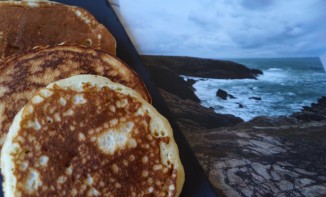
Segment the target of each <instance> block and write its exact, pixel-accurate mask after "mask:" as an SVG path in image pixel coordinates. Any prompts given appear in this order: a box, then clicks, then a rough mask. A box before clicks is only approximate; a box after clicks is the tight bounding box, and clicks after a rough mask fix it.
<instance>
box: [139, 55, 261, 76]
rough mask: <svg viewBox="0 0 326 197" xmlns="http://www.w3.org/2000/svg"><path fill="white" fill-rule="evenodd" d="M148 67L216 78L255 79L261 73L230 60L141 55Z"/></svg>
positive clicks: (179, 73)
mask: <svg viewBox="0 0 326 197" xmlns="http://www.w3.org/2000/svg"><path fill="white" fill-rule="evenodd" d="M141 59H142V61H143V63H144V64H145V65H147V66H148V67H149V68H152V67H155V68H169V69H170V70H173V71H174V72H175V73H176V74H178V75H187V76H193V77H205V78H216V79H244V78H251V79H255V78H256V76H257V75H260V74H263V72H262V71H260V70H257V69H249V68H247V67H245V66H244V65H242V64H238V63H235V62H232V61H222V60H212V59H203V58H194V57H177V56H141Z"/></svg>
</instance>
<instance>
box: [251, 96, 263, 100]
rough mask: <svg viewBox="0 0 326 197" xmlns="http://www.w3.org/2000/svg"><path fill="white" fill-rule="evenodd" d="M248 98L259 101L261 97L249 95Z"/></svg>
mask: <svg viewBox="0 0 326 197" xmlns="http://www.w3.org/2000/svg"><path fill="white" fill-rule="evenodd" d="M249 99H254V100H256V101H261V98H260V97H256V96H252V97H249Z"/></svg>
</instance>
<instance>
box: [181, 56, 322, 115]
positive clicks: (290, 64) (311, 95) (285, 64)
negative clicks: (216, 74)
mask: <svg viewBox="0 0 326 197" xmlns="http://www.w3.org/2000/svg"><path fill="white" fill-rule="evenodd" d="M229 60H231V61H234V62H237V63H240V64H243V65H245V66H246V67H248V68H255V69H260V70H262V71H263V73H264V74H263V75H260V76H258V77H257V79H230V80H229V79H228V80H226V79H211V78H199V77H189V76H183V77H184V78H185V79H186V80H187V79H194V80H196V83H195V84H194V85H193V87H194V88H195V89H196V91H195V94H196V95H197V96H198V97H199V99H200V100H201V105H203V106H205V107H210V108H213V109H214V111H215V112H217V113H221V114H232V115H235V116H238V117H241V118H242V119H244V120H245V121H248V120H250V119H252V118H254V117H256V116H288V115H291V114H292V113H293V112H298V111H300V110H301V109H302V107H303V106H310V105H311V103H314V102H316V101H317V100H318V99H319V98H320V97H321V96H326V72H325V70H324V68H323V65H322V63H321V61H320V59H319V58H251V59H229ZM218 89H222V90H225V91H227V92H228V94H231V95H233V96H234V97H235V98H234V99H231V98H228V99H227V100H223V99H221V98H219V97H217V96H216V91H217V90H218ZM252 97H255V98H256V99H253V98H252ZM260 99H261V100H260Z"/></svg>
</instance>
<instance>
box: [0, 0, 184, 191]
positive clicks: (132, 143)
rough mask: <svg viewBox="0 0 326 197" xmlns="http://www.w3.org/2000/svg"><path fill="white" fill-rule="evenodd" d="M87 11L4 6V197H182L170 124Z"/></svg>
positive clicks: (0, 82) (0, 84) (0, 99)
mask: <svg viewBox="0 0 326 197" xmlns="http://www.w3.org/2000/svg"><path fill="white" fill-rule="evenodd" d="M115 47H116V42H115V39H114V37H113V36H112V35H111V34H110V32H109V31H108V30H107V29H106V28H105V27H104V26H103V25H101V24H99V23H98V22H97V21H96V19H95V18H94V17H93V16H92V15H91V14H90V13H89V12H87V11H86V10H84V9H82V8H79V7H74V6H67V5H63V4H60V3H55V2H36V1H19V2H17V1H14V2H13V1H11V2H6V1H4V2H2V1H1V2H0V147H1V148H2V149H1V173H2V175H3V191H4V194H5V196H178V195H179V194H180V192H181V189H182V186H183V182H184V170H183V166H182V164H181V162H180V158H179V153H178V147H177V145H176V143H175V141H174V138H173V131H172V129H171V126H170V124H169V122H168V121H167V120H166V119H165V118H164V117H163V116H162V115H160V114H159V113H158V112H157V111H156V110H155V108H154V107H153V106H152V105H151V97H150V95H149V93H148V91H147V89H146V87H145V85H144V83H143V81H142V80H141V78H140V77H139V76H138V75H137V73H136V72H134V71H133V70H132V69H131V68H130V67H129V66H128V65H126V64H125V63H123V62H122V61H121V60H120V59H119V58H117V57H115Z"/></svg>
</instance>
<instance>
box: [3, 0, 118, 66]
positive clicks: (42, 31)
mask: <svg viewBox="0 0 326 197" xmlns="http://www.w3.org/2000/svg"><path fill="white" fill-rule="evenodd" d="M62 42H71V43H77V44H80V45H84V46H89V47H92V48H96V49H101V50H104V51H107V52H109V53H111V54H113V55H115V54H116V41H115V39H114V37H113V36H112V34H111V33H110V32H109V31H108V30H107V29H106V28H105V27H104V26H103V25H102V24H100V23H99V22H98V21H97V20H96V19H95V18H94V17H93V16H92V15H91V14H90V13H89V12H88V11H86V10H84V9H83V8H80V7H76V6H68V5H64V4H60V3H56V2H50V1H47V2H41V1H39V2H36V1H0V43H1V45H0V61H1V59H3V58H5V57H7V56H10V55H13V54H17V53H20V52H23V51H25V50H29V49H32V48H33V47H34V46H38V45H56V44H60V43H62Z"/></svg>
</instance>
